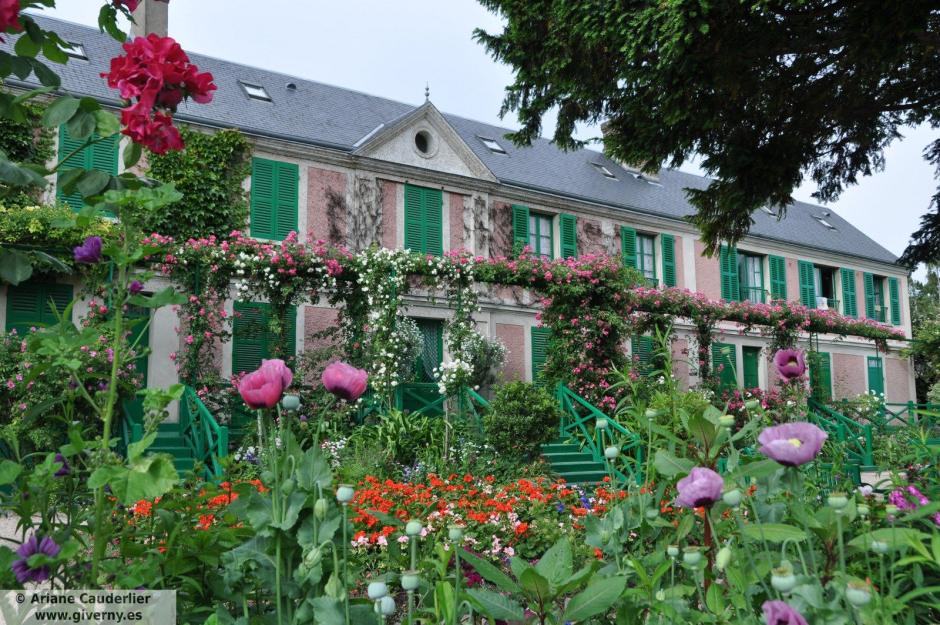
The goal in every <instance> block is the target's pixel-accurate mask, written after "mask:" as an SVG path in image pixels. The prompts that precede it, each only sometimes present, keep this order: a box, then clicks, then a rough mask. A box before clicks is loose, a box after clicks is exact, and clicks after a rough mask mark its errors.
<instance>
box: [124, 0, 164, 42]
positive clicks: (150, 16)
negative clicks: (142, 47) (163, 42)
mask: <svg viewBox="0 0 940 625" xmlns="http://www.w3.org/2000/svg"><path fill="white" fill-rule="evenodd" d="M169 6H170V5H169V1H168V0H143V2H141V3H140V4H138V5H137V9H136V10H135V11H134V24H133V27H132V28H131V34H132V35H133V36H134V37H146V36H147V35H149V34H150V33H155V34H157V35H160V36H161V37H166V36H167V34H168V33H169V22H168V18H167V15H168V13H169Z"/></svg>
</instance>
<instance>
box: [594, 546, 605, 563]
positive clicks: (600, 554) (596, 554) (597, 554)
mask: <svg viewBox="0 0 940 625" xmlns="http://www.w3.org/2000/svg"><path fill="white" fill-rule="evenodd" d="M594 557H595V558H597V559H598V560H603V559H604V552H603V551H601V550H600V549H598V548H597V547H595V548H594Z"/></svg>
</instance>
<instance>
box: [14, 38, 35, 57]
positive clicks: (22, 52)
mask: <svg viewBox="0 0 940 625" xmlns="http://www.w3.org/2000/svg"><path fill="white" fill-rule="evenodd" d="M41 49H42V45H41V43H39V42H36V41H34V40H33V38H32V37H30V36H29V35H23V36H21V37H20V38H19V39H17V40H16V45H14V46H13V51H14V52H16V53H17V54H18V55H19V56H25V57H29V58H32V57H34V56H36V55H37V54H39V51H40V50H41Z"/></svg>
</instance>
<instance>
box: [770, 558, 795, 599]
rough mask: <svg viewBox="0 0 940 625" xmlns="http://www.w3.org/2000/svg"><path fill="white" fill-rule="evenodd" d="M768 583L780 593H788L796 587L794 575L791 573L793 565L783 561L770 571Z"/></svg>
mask: <svg viewBox="0 0 940 625" xmlns="http://www.w3.org/2000/svg"><path fill="white" fill-rule="evenodd" d="M770 585H771V586H773V587H774V590H776V591H778V592H782V593H788V592H790V591H791V590H793V589H794V588H796V576H795V575H793V566H792V565H791V564H790V563H789V562H787V561H783V562H781V563H780V566H779V567H777V568H775V569H774V570H773V571H771V573H770Z"/></svg>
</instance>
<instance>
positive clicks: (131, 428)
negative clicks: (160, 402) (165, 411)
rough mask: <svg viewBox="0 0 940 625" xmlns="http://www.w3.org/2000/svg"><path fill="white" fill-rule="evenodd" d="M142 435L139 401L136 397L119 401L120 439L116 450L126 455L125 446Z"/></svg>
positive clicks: (141, 412) (142, 427) (141, 415)
mask: <svg viewBox="0 0 940 625" xmlns="http://www.w3.org/2000/svg"><path fill="white" fill-rule="evenodd" d="M143 437H144V420H143V409H142V407H141V402H140V401H139V400H138V399H137V398H133V399H125V400H123V401H122V402H121V439H120V441H119V442H118V452H119V453H120V454H121V455H127V446H128V445H129V444H130V443H136V442H137V441H139V440H140V439H142V438H143Z"/></svg>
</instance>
